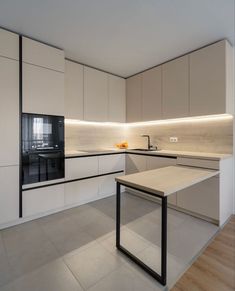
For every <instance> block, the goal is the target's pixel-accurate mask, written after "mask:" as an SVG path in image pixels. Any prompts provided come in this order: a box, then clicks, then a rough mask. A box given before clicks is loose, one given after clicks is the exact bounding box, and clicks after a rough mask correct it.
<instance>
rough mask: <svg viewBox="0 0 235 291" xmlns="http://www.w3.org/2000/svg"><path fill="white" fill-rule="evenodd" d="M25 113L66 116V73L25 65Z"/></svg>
mask: <svg viewBox="0 0 235 291" xmlns="http://www.w3.org/2000/svg"><path fill="white" fill-rule="evenodd" d="M23 112H27V113H39V114H49V115H62V116H63V115H64V73H61V72H57V71H53V70H49V69H45V68H42V67H38V66H34V65H30V64H26V63H23Z"/></svg>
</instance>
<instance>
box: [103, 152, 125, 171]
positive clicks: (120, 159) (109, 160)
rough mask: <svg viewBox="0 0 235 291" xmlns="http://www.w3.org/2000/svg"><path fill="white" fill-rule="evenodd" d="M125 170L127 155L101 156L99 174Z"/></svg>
mask: <svg viewBox="0 0 235 291" xmlns="http://www.w3.org/2000/svg"><path fill="white" fill-rule="evenodd" d="M124 169H125V155H124V154H118V155H106V156H99V174H105V173H110V172H115V171H123V170H124Z"/></svg>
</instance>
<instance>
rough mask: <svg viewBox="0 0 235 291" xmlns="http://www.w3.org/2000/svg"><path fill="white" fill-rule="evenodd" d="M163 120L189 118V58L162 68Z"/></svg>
mask: <svg viewBox="0 0 235 291" xmlns="http://www.w3.org/2000/svg"><path fill="white" fill-rule="evenodd" d="M162 104H163V106H162V111H163V118H164V119H168V118H178V117H186V116H189V57H188V56H183V57H181V58H178V59H175V60H173V61H171V62H168V63H166V64H164V65H163V66H162Z"/></svg>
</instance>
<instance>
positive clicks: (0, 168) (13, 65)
mask: <svg viewBox="0 0 235 291" xmlns="http://www.w3.org/2000/svg"><path fill="white" fill-rule="evenodd" d="M0 98H1V106H0V136H1V145H0V149H1V150H0V225H2V224H6V223H9V222H11V221H14V220H16V219H18V218H19V36H18V35H17V34H14V33H12V32H9V31H6V30H3V29H0Z"/></svg>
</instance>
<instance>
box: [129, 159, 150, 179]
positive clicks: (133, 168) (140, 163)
mask: <svg viewBox="0 0 235 291" xmlns="http://www.w3.org/2000/svg"><path fill="white" fill-rule="evenodd" d="M146 166H147V165H146V156H142V155H134V154H127V155H126V174H127V175H128V174H134V173H138V172H142V171H146V170H147V167H146Z"/></svg>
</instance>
